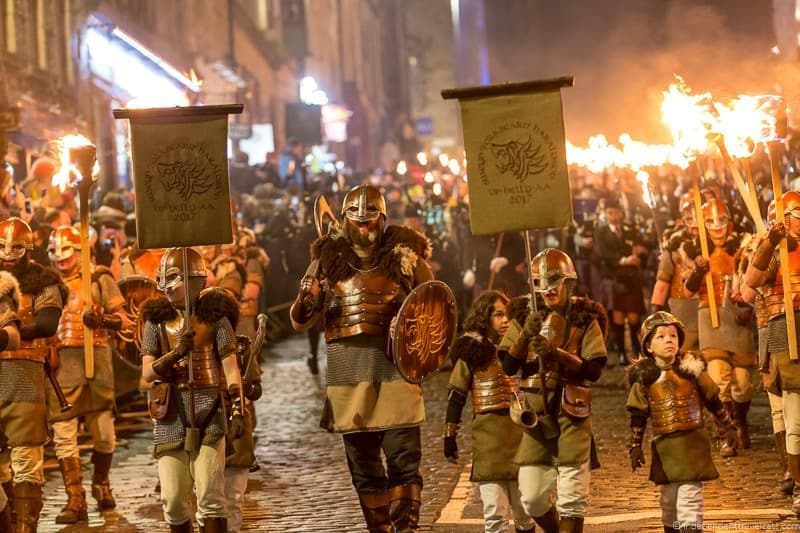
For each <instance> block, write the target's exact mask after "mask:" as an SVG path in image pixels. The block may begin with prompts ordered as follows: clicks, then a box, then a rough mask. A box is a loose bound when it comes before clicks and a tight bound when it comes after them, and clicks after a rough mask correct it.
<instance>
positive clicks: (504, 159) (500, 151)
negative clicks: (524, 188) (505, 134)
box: [490, 135, 548, 183]
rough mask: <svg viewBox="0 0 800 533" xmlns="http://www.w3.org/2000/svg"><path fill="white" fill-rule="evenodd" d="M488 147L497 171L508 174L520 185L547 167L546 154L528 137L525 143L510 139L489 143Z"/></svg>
mask: <svg viewBox="0 0 800 533" xmlns="http://www.w3.org/2000/svg"><path fill="white" fill-rule="evenodd" d="M490 147H491V150H492V155H493V156H494V158H495V165H496V166H497V170H498V171H500V172H510V173H511V174H512V175H513V176H514V177H515V178H516V179H517V181H519V182H520V183H524V182H525V180H526V179H528V176H534V175H536V174H539V173H540V172H542V171H544V170H545V169H546V168H547V166H548V161H547V153H546V152H545V151H544V150H542V146H541V145H534V143H533V139H532V137H531V136H530V135H528V139H527V140H526V141H519V140H514V139H512V140H510V141H508V142H505V143H491V144H490Z"/></svg>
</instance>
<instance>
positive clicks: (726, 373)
mask: <svg viewBox="0 0 800 533" xmlns="http://www.w3.org/2000/svg"><path fill="white" fill-rule="evenodd" d="M708 375H709V376H711V380H712V381H713V382H714V383H715V384H716V385H717V387H719V399H720V400H722V401H723V402H731V401H733V402H739V403H745V402H749V401H750V400H752V399H753V385H752V384H751V383H750V370H749V369H747V368H742V367H738V366H737V367H734V366H731V364H730V363H729V362H728V361H726V360H725V359H712V360H711V361H709V362H708Z"/></svg>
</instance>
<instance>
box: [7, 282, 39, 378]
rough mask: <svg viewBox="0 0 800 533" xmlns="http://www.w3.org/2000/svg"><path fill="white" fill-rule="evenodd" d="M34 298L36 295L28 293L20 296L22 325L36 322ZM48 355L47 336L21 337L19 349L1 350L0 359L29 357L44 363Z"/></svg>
mask: <svg viewBox="0 0 800 533" xmlns="http://www.w3.org/2000/svg"><path fill="white" fill-rule="evenodd" d="M33 299H34V295H32V294H28V293H22V295H21V297H20V300H19V310H18V311H17V316H18V317H19V322H20V326H31V325H33V324H35V323H36V317H35V316H34V314H33ZM46 356H47V339H46V338H38V339H31V340H25V339H20V341H19V348H18V349H16V350H13V351H6V352H0V359H27V360H29V361H37V362H39V363H43V362H44V359H45V357H46Z"/></svg>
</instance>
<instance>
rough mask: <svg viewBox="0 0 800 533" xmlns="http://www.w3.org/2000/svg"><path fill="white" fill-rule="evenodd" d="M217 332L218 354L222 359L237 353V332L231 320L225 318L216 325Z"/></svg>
mask: <svg viewBox="0 0 800 533" xmlns="http://www.w3.org/2000/svg"><path fill="white" fill-rule="evenodd" d="M214 329H216V330H217V353H218V354H219V357H220V359H223V358H224V357H225V356H226V355H229V354H230V353H231V352H235V351H236V332H235V331H233V326H231V322H230V320H228V318H227V317H223V318H221V319H220V320H218V321H217V323H216V324H215V325H214Z"/></svg>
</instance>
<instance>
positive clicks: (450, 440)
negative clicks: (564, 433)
mask: <svg viewBox="0 0 800 533" xmlns="http://www.w3.org/2000/svg"><path fill="white" fill-rule="evenodd" d="M507 302H508V299H507V298H506V297H505V296H504V295H503V294H502V293H500V292H497V291H487V292H484V293H483V294H481V295H480V296H479V297H478V299H477V300H475V302H474V303H473V304H472V307H471V308H470V311H469V313H468V314H467V317H466V319H464V330H465V333H464V335H462V336H461V337H460V338H459V339H458V340H456V342H455V344H454V345H453V347H452V349H451V350H450V354H451V356H452V357H453V358H456V362H455V366H454V367H453V372H452V373H451V374H450V384H449V385H448V388H449V389H450V393H449V395H448V403H447V415H446V417H445V429H444V454H445V457H446V458H447V459H448V460H449V461H452V462H458V444H457V442H456V435H457V432H458V425H459V423H460V422H461V411H462V410H463V408H464V404H465V403H466V402H467V394H468V393H471V394H472V412H473V413H474V418H473V419H472V424H471V430H472V472H471V475H470V481H474V482H477V483H478V487H479V489H480V494H481V501H482V502H483V520H484V524H485V531H486V532H487V533H505V532H506V531H509V529H508V527H509V521H508V518H509V514H513V517H514V525H515V527H516V530H517V531H518V532H520V533H521V532H532V531H533V527H534V524H533V520H532V519H531V518H530V517H529V516H528V515H527V514H525V510H524V509H523V507H522V502H521V500H520V493H519V486H518V485H517V475H518V472H519V469H518V467H517V465H515V464H514V462H513V460H514V454H515V453H516V451H517V445H518V444H519V441H520V440H521V439H522V428H521V427H520V426H518V425H516V424H515V423H514V422H512V421H511V418H510V416H509V408H510V407H511V401H512V396H513V394H514V393H515V392H516V391H518V390H519V379H518V378H515V377H509V376H507V375H506V374H505V373H504V372H503V368H502V366H501V362H500V359H499V358H498V356H497V345H498V344H499V342H500V339H502V337H503V335H504V334H505V332H506V331H507V330H508V317H507V315H506V303H507ZM509 511H510V513H509Z"/></svg>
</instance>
